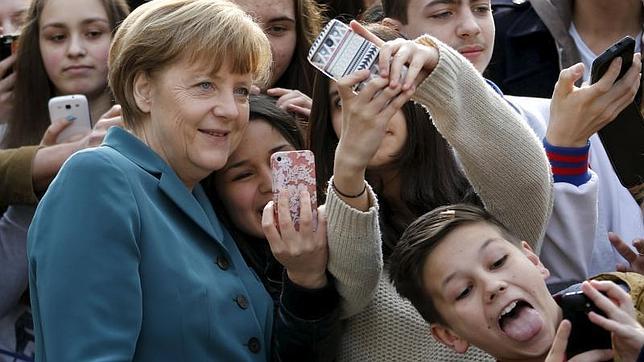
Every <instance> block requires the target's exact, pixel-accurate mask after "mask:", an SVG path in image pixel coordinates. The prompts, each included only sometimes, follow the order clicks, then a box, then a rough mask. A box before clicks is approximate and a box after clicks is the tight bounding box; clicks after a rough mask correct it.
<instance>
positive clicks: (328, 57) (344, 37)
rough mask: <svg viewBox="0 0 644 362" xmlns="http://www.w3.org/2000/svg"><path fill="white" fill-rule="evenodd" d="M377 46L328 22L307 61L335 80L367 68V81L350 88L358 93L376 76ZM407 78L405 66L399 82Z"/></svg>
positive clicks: (345, 27)
mask: <svg viewBox="0 0 644 362" xmlns="http://www.w3.org/2000/svg"><path fill="white" fill-rule="evenodd" d="M379 54H380V48H378V46H377V45H375V44H374V43H372V42H370V41H369V40H367V39H365V38H363V37H362V36H360V35H358V34H356V33H354V32H353V30H351V28H350V27H349V26H348V25H347V24H344V23H343V22H341V21H339V20H336V19H332V20H331V21H329V22H328V24H327V25H326V26H325V27H324V29H322V31H321V32H320V35H318V37H317V38H316V39H315V41H314V42H313V45H312V46H311V49H310V50H309V54H308V60H309V62H310V63H311V64H312V65H313V66H314V67H316V68H317V69H319V70H320V71H321V72H322V73H324V74H326V75H327V76H328V77H330V78H331V79H333V80H335V81H337V80H338V79H340V78H342V77H344V76H345V75H348V74H351V73H355V72H357V71H360V70H363V69H369V72H370V74H369V78H367V79H366V80H364V81H362V82H360V83H358V84H357V85H355V86H354V88H353V91H354V92H358V91H360V90H361V89H362V88H363V87H364V86H365V84H366V83H367V82H369V81H370V80H372V79H374V78H376V77H377V76H379V75H380V68H379V67H378V56H379ZM406 75H407V66H406V65H405V66H403V68H402V70H401V74H400V79H401V80H402V79H404V78H405V76H406Z"/></svg>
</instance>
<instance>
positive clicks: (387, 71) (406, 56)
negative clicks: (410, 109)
mask: <svg viewBox="0 0 644 362" xmlns="http://www.w3.org/2000/svg"><path fill="white" fill-rule="evenodd" d="M350 26H351V30H353V31H354V32H355V33H356V34H358V35H360V36H362V37H364V38H365V39H367V40H369V41H371V42H372V43H374V44H376V45H377V46H378V47H379V48H380V54H379V56H378V67H379V68H380V76H381V77H383V78H389V86H390V87H392V88H395V87H396V86H398V85H399V83H401V82H402V90H403V91H407V90H409V89H413V88H414V87H415V86H417V85H419V84H420V83H421V82H422V81H423V80H424V79H425V78H426V77H427V76H428V75H429V73H431V72H432V70H434V68H435V67H436V64H438V50H437V49H436V48H434V47H430V46H426V45H422V44H419V43H417V42H415V41H413V40H406V39H396V40H392V41H388V42H384V41H383V40H382V39H380V38H378V37H377V36H376V35H375V34H373V33H372V32H370V31H369V30H367V29H366V28H365V27H364V26H362V25H360V23H358V22H357V21H355V20H353V21H351V24H350ZM404 65H407V67H408V69H407V74H406V75H405V78H404V79H403V80H402V81H401V80H400V77H401V74H402V72H403V66H404Z"/></svg>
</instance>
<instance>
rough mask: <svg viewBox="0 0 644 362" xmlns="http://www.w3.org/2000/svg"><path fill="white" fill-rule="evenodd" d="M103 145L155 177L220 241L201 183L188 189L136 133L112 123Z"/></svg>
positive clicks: (160, 186) (179, 204)
mask: <svg viewBox="0 0 644 362" xmlns="http://www.w3.org/2000/svg"><path fill="white" fill-rule="evenodd" d="M103 145H104V146H107V147H111V148H113V149H115V150H116V151H118V152H120V153H121V154H122V155H124V156H125V157H127V158H128V159H130V160H131V161H132V162H134V163H136V164H137V165H139V167H141V168H142V169H144V170H145V171H147V172H149V173H150V174H151V175H154V177H155V178H158V179H159V189H160V190H161V191H162V192H163V193H164V194H165V195H166V196H167V197H168V198H169V199H170V200H171V201H172V202H174V203H175V204H176V205H177V207H178V208H179V209H180V210H181V211H183V212H184V213H185V214H186V215H188V217H189V218H190V219H191V220H192V221H193V222H194V223H195V224H197V225H198V226H199V227H200V228H201V229H202V230H203V231H204V232H206V233H207V234H208V235H209V236H210V237H211V238H213V239H215V240H217V241H219V242H220V243H221V244H222V245H224V233H223V230H222V228H221V226H220V225H219V221H218V219H217V217H216V215H215V212H214V211H213V210H212V205H211V204H210V201H208V198H207V196H206V194H205V192H204V191H203V189H202V188H201V185H197V186H195V190H194V192H193V193H191V192H190V191H189V190H188V188H187V187H186V185H185V184H184V183H183V182H181V180H179V177H178V176H177V174H176V173H175V172H174V170H173V169H172V168H171V167H170V166H169V165H168V164H167V163H166V162H165V161H164V160H163V159H162V158H161V157H160V156H159V155H158V154H156V153H155V152H154V151H153V150H152V149H150V147H148V146H147V145H146V144H145V143H143V142H142V141H141V140H139V139H138V138H137V137H136V136H134V135H132V134H130V133H129V132H127V131H125V130H123V129H121V128H119V127H112V128H110V129H109V130H108V131H107V135H106V136H105V142H104V143H103Z"/></svg>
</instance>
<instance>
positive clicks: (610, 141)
mask: <svg viewBox="0 0 644 362" xmlns="http://www.w3.org/2000/svg"><path fill="white" fill-rule="evenodd" d="M634 49H635V40H633V38H631V37H628V36H627V37H624V38H623V39H622V40H620V41H618V42H617V43H615V44H613V45H612V46H611V47H610V48H608V49H607V50H606V51H605V52H604V53H602V54H601V55H600V56H599V57H597V59H595V61H594V62H593V66H592V71H591V83H595V82H597V81H598V80H599V79H600V78H601V77H602V76H603V75H604V73H606V71H607V69H608V67H609V66H610V64H611V63H612V61H613V60H614V59H615V58H618V57H619V58H621V59H622V66H621V70H620V73H619V76H618V77H617V79H618V80H619V79H620V78H622V76H623V75H624V74H626V72H627V71H628V70H629V69H630V68H631V66H632V65H633V51H634ZM637 59H640V58H637ZM640 62H641V59H640ZM640 84H641V83H640ZM641 94H642V87H641V85H640V88H639V92H638V94H637V95H636V96H635V100H639V99H641ZM597 134H598V135H599V138H600V139H601V141H602V144H603V145H604V149H605V150H606V153H607V154H608V158H609V159H610V162H611V164H612V165H613V168H614V169H615V173H616V174H617V176H618V177H619V180H620V181H621V183H622V185H624V186H625V187H627V188H630V187H633V186H637V185H639V184H641V183H644V142H643V141H642V140H644V115H642V113H641V112H640V104H638V102H637V101H631V102H630V103H629V104H628V105H627V106H626V108H624V109H623V110H622V111H621V112H620V113H619V114H618V115H617V117H615V119H614V120H613V121H612V122H610V123H609V124H607V125H606V126H604V127H603V128H602V129H600V130H599V132H597Z"/></svg>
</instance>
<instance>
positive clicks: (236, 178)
mask: <svg viewBox="0 0 644 362" xmlns="http://www.w3.org/2000/svg"><path fill="white" fill-rule="evenodd" d="M250 176H252V173H250V172H242V173H240V174H237V175H235V176H234V177H233V179H232V180H233V181H241V180H244V179H246V178H249V177H250Z"/></svg>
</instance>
